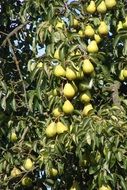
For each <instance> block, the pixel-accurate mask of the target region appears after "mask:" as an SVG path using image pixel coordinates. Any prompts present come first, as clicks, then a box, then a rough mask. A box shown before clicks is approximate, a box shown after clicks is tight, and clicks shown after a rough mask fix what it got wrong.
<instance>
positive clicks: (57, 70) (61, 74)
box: [54, 65, 66, 77]
mask: <svg viewBox="0 0 127 190" xmlns="http://www.w3.org/2000/svg"><path fill="white" fill-rule="evenodd" d="M54 75H55V76H57V77H64V76H65V75H66V71H65V70H64V68H63V67H62V66H61V65H57V66H55V68H54Z"/></svg>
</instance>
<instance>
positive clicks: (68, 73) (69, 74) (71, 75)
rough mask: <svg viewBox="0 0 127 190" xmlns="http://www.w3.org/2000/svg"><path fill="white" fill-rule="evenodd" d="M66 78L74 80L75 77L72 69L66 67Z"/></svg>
mask: <svg viewBox="0 0 127 190" xmlns="http://www.w3.org/2000/svg"><path fill="white" fill-rule="evenodd" d="M66 78H67V79H68V80H75V79H76V73H75V71H74V70H73V69H71V68H69V67H67V69H66Z"/></svg>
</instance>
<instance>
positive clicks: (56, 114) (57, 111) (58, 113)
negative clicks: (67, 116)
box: [52, 108, 61, 117]
mask: <svg viewBox="0 0 127 190" xmlns="http://www.w3.org/2000/svg"><path fill="white" fill-rule="evenodd" d="M52 113H53V115H54V116H55V117H59V116H60V115H61V111H60V109H59V108H55V109H54V110H53V112H52Z"/></svg>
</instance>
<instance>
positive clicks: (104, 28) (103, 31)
mask: <svg viewBox="0 0 127 190" xmlns="http://www.w3.org/2000/svg"><path fill="white" fill-rule="evenodd" d="M98 32H99V34H100V35H107V34H108V32H109V31H108V26H107V24H106V23H105V22H104V21H101V22H100V26H99V28H98Z"/></svg>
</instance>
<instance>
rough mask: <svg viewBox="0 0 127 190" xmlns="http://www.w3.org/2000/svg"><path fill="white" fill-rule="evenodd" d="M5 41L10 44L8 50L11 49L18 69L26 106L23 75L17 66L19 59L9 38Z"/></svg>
mask: <svg viewBox="0 0 127 190" xmlns="http://www.w3.org/2000/svg"><path fill="white" fill-rule="evenodd" d="M7 41H8V44H9V46H10V50H11V53H12V55H13V60H14V62H15V64H16V68H17V71H18V73H19V76H20V79H21V82H22V86H23V91H24V98H25V104H26V106H27V105H28V104H27V94H26V87H25V83H24V80H23V77H22V73H21V71H20V68H19V61H18V59H17V57H16V54H15V52H14V49H13V46H12V43H11V41H10V39H9V38H7Z"/></svg>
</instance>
